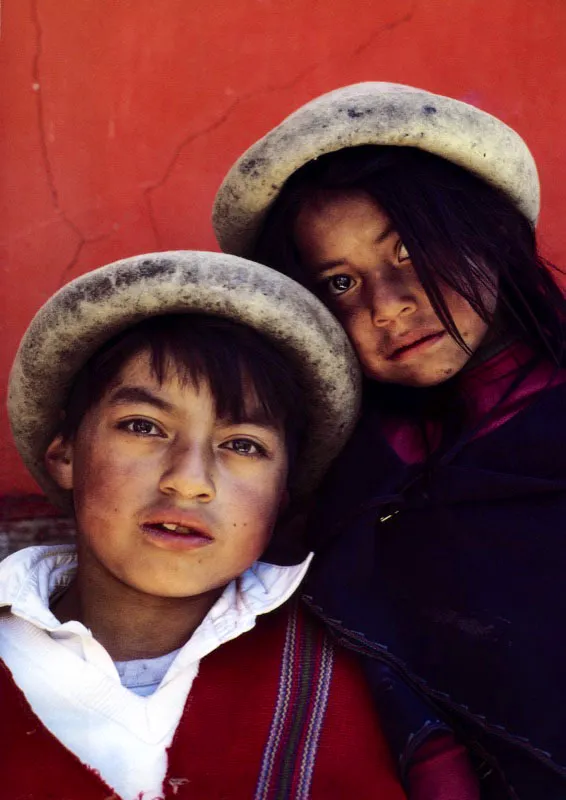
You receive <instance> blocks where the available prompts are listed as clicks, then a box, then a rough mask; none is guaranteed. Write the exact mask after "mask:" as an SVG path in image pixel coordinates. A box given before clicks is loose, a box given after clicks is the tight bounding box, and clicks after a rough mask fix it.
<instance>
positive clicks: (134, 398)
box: [109, 386, 174, 413]
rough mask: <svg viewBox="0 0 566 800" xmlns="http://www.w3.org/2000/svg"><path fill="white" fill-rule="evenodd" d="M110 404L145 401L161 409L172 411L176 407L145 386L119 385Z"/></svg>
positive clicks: (146, 403)
mask: <svg viewBox="0 0 566 800" xmlns="http://www.w3.org/2000/svg"><path fill="white" fill-rule="evenodd" d="M109 403H110V405H120V403H144V404H145V405H149V406H153V407H154V408H158V409H159V410H160V411H167V412H168V413H171V412H172V411H173V410H174V408H173V406H172V405H171V403H168V402H167V401H166V400H163V399H162V398H161V397H158V396H157V395H155V394H153V392H150V391H149V389H145V388H144V387H143V386H119V387H118V388H117V389H116V390H115V391H114V392H112V394H111V395H110V398H109Z"/></svg>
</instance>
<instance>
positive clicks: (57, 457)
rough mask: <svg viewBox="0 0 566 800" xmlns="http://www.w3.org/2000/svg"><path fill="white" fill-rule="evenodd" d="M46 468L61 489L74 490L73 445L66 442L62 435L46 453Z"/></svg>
mask: <svg viewBox="0 0 566 800" xmlns="http://www.w3.org/2000/svg"><path fill="white" fill-rule="evenodd" d="M45 466H46V467H47V471H48V472H49V474H50V475H51V477H52V478H53V480H54V481H55V483H56V484H57V485H58V486H60V487H61V489H72V488H73V443H72V442H70V441H64V440H63V437H62V436H61V435H60V434H59V435H57V436H56V437H55V438H54V439H53V441H52V442H51V444H50V445H49V447H48V448H47V450H46V451H45Z"/></svg>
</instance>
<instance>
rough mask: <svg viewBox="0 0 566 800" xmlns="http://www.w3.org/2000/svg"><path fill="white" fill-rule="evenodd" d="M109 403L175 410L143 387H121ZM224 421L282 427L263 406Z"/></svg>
mask: <svg viewBox="0 0 566 800" xmlns="http://www.w3.org/2000/svg"><path fill="white" fill-rule="evenodd" d="M108 402H109V403H110V405H119V404H120V403H145V404H147V405H150V406H154V407H155V408H159V409H160V410H161V411H166V412H168V413H172V412H173V411H174V410H175V407H174V406H173V405H172V404H171V403H168V402H167V400H163V399H162V398H161V397H158V396H157V395H155V394H153V392H150V391H149V389H144V387H143V386H119V387H118V388H117V389H116V390H115V391H114V392H112V394H111V395H110V398H109V401H108ZM222 421H223V422H225V423H226V424H227V425H246V424H247V425H259V426H261V427H263V428H271V429H272V430H274V431H278V430H279V428H280V427H281V425H280V423H279V422H278V421H277V420H275V419H273V417H271V416H269V414H267V413H266V412H265V411H264V410H263V409H262V408H261V406H257V407H255V408H254V409H252V410H250V411H249V412H248V411H245V412H244V414H243V415H242V417H241V418H240V419H232V418H231V416H230V414H226V415H224V417H223V420H222Z"/></svg>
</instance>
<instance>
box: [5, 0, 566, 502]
mask: <svg viewBox="0 0 566 800" xmlns="http://www.w3.org/2000/svg"><path fill="white" fill-rule="evenodd" d="M2 17H3V19H2V36H3V43H2V60H3V75H4V80H3V89H4V91H3V95H2V98H3V99H2V101H1V102H2V103H3V104H4V108H3V109H2V113H3V118H4V120H5V131H6V136H5V139H4V142H3V144H4V153H3V164H4V173H5V178H4V181H3V183H2V191H1V194H0V201H1V204H2V212H3V213H2V215H1V217H0V218H1V219H2V223H1V224H2V232H1V234H0V238H1V241H2V248H3V255H2V261H1V262H0V263H1V270H2V272H1V275H2V289H3V291H2V297H3V302H2V314H1V315H0V325H1V331H0V333H1V342H2V346H1V351H0V382H1V395H2V410H1V412H0V427H1V433H2V435H1V436H0V448H1V452H0V496H1V495H4V496H6V495H18V494H26V493H33V492H35V491H36V487H35V486H34V484H33V482H32V481H31V479H29V478H28V477H27V476H26V474H25V471H24V469H23V467H22V466H21V464H20V462H19V459H18V457H17V454H16V452H15V450H14V448H13V445H11V443H10V440H9V432H8V424H7V420H6V415H5V411H4V399H5V387H6V381H7V376H8V371H9V366H10V363H11V360H12V358H13V355H14V352H15V350H16V347H17V344H18V340H19V337H20V336H21V334H22V333H23V331H24V329H25V326H26V324H27V323H28V322H29V320H30V318H31V316H32V315H33V313H34V312H35V310H36V309H37V308H38V306H39V305H40V304H41V303H42V302H43V301H44V300H45V299H46V298H47V297H48V296H49V295H50V294H52V293H53V291H55V290H56V289H57V288H58V287H59V286H60V285H61V284H62V283H63V282H65V281H67V280H69V279H71V278H73V277H75V276H77V275H79V274H80V273H82V272H84V271H86V270H88V269H91V268H94V267H96V266H99V265H101V264H104V263H106V262H108V261H111V260H114V259H117V258H121V257H124V256H128V255H132V254H134V253H139V252H143V251H148V250H155V249H161V248H202V249H216V248H215V243H214V239H213V235H212V231H211V228H210V222H209V211H210V205H211V201H212V198H213V196H214V192H215V190H216V188H217V186H218V184H219V181H220V180H221V177H222V175H223V173H224V171H225V169H226V168H227V167H228V165H229V164H230V163H231V161H232V160H233V159H234V158H235V156H236V155H237V154H238V153H239V152H240V151H241V150H242V149H244V148H245V147H246V146H247V145H248V144H250V143H251V141H253V140H254V139H255V138H257V136H259V135H261V134H262V133H263V132H265V131H266V130H267V129H268V128H269V127H271V126H272V125H274V124H275V123H276V122H278V121H279V120H280V118H281V117H282V116H283V115H284V114H287V113H288V112H290V111H291V110H292V109H293V108H294V107H296V106H297V105H299V104H300V103H302V102H304V101H306V100H308V99H310V98H311V97H313V96H315V95H316V94H319V93H321V92H323V91H326V90H329V89H331V88H334V87H336V86H338V85H341V84H344V83H350V82H354V81H360V80H366V79H379V80H392V81H399V82H405V83H412V84H416V85H422V86H425V87H427V88H430V89H432V90H433V91H438V92H441V93H446V94H450V95H453V96H455V97H459V98H462V99H464V100H470V101H471V102H475V103H477V104H479V105H480V106H482V107H483V108H485V109H486V110H488V111H491V112H492V113H494V114H496V115H499V116H501V117H502V118H503V119H505V120H506V121H507V122H508V123H509V124H511V125H512V126H515V127H517V128H518V129H519V130H520V131H521V132H522V133H523V134H524V136H525V137H526V139H527V140H528V142H529V143H530V145H531V147H532V149H533V151H534V153H535V156H536V157H537V160H538V163H539V166H540V172H541V177H542V185H543V215H542V220H541V226H540V230H541V235H542V241H543V245H544V246H545V250H546V252H547V253H548V254H549V255H550V256H551V257H553V258H555V259H556V260H558V261H559V262H561V263H562V264H563V265H566V243H565V242H564V238H563V235H562V220H563V219H564V217H565V215H566V193H565V192H563V190H562V185H561V181H560V180H559V179H558V177H559V176H561V175H563V174H565V172H566V170H565V166H566V147H565V146H564V141H563V137H562V131H564V130H565V129H566V103H565V102H564V100H565V97H566V63H565V62H564V58H563V53H564V52H565V51H566V4H565V3H564V2H563V0H497V2H495V3H494V2H492V0H395V2H391V1H390V0H331V1H330V2H326V3H323V2H320V0H286V2H285V3H281V2H275V0H238V2H228V0H212V2H208V3H197V2H195V0H192V2H187V0H162V2H160V3H154V2H151V0H121V2H120V3H116V2H114V0H81V2H80V3H61V2H60V0H7V2H5V3H4V4H3V8H2Z"/></svg>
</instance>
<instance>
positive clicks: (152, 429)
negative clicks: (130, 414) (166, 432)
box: [118, 419, 163, 436]
mask: <svg viewBox="0 0 566 800" xmlns="http://www.w3.org/2000/svg"><path fill="white" fill-rule="evenodd" d="M118 427H119V428H121V430H124V431H129V433H135V434H136V435H138V436H162V435H163V434H162V432H161V431H160V429H159V428H158V427H157V425H156V424H155V422H150V421H149V420H148V419H130V420H127V421H126V422H121V423H120V425H119V426H118Z"/></svg>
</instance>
